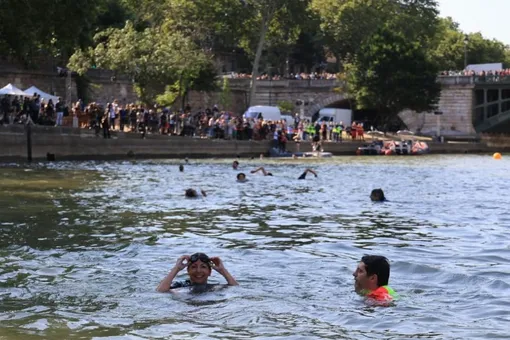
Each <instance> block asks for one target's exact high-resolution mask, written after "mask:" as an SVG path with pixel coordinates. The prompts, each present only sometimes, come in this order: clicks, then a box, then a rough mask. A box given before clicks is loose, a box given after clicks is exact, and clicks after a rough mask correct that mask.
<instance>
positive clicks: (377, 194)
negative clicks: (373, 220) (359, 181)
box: [370, 189, 386, 202]
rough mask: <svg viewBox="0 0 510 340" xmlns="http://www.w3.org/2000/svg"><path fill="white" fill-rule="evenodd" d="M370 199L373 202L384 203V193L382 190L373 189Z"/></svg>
mask: <svg viewBox="0 0 510 340" xmlns="http://www.w3.org/2000/svg"><path fill="white" fill-rule="evenodd" d="M370 199H371V200H372V201H373V202H384V201H386V197H384V191H382V189H374V190H372V192H371V193H370Z"/></svg>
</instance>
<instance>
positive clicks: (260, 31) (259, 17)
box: [240, 0, 309, 106]
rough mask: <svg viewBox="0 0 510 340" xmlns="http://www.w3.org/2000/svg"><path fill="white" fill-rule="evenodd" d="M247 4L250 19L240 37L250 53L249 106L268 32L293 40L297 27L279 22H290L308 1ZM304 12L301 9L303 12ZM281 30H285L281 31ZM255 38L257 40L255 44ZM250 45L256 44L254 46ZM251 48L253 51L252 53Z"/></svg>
mask: <svg viewBox="0 0 510 340" xmlns="http://www.w3.org/2000/svg"><path fill="white" fill-rule="evenodd" d="M242 2H243V3H244V4H246V9H245V10H246V11H247V12H248V13H250V19H249V20H247V22H246V23H245V25H244V27H245V29H244V35H243V38H242V39H241V42H240V44H241V46H242V47H243V48H244V49H245V50H246V51H247V52H248V53H251V54H252V55H253V65H252V72H251V88H250V106H252V105H253V103H254V100H255V93H256V89H257V77H258V76H259V65H260V61H261V57H262V52H263V51H264V50H265V48H266V42H267V38H268V32H270V29H271V28H273V31H272V32H273V33H272V34H275V35H277V34H280V36H283V37H285V40H284V43H286V44H288V43H289V41H292V40H294V41H295V40H296V39H297V38H298V36H299V34H297V30H293V28H291V27H289V26H288V25H281V23H284V22H288V23H290V22H292V20H291V19H289V18H291V17H292V16H293V15H295V14H296V13H298V10H305V9H306V8H307V5H308V2H309V1H308V0H243V1H242ZM303 12H304V11H303ZM282 29H284V30H283V31H282ZM254 41H256V43H254ZM252 46H256V48H255V49H253V48H252ZM253 51H255V52H254V53H253Z"/></svg>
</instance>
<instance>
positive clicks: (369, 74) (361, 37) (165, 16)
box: [0, 0, 510, 112]
mask: <svg viewBox="0 0 510 340" xmlns="http://www.w3.org/2000/svg"><path fill="white" fill-rule="evenodd" d="M4 3H5V4H4V6H3V10H2V11H1V12H0V54H1V55H2V57H10V58H12V59H17V60H20V61H22V62H24V63H25V64H26V65H29V66H30V65H31V66H37V65H36V64H37V60H38V59H37V57H38V56H51V57H54V58H58V59H59V60H60V59H63V60H65V62H67V61H69V66H70V67H71V68H72V69H73V70H75V71H77V72H79V73H80V74H83V73H84V72H86V71H87V69H88V68H90V67H92V66H95V67H102V68H108V69H111V70H113V71H115V72H116V73H117V74H119V75H120V74H123V75H125V76H128V77H129V79H132V81H133V82H134V84H135V85H136V88H137V89H138V90H139V94H140V96H141V98H142V100H143V101H145V102H147V103H149V102H154V101H155V100H156V98H157V95H163V97H161V98H163V99H162V100H163V101H165V102H168V100H169V98H177V97H179V96H183V95H185V94H186V93H187V92H188V91H189V90H191V89H201V90H207V89H211V88H216V89H219V87H221V82H218V81H217V80H216V77H217V75H218V74H219V73H220V71H221V65H220V61H221V59H222V57H225V56H232V55H233V56H235V57H236V58H237V59H238V60H239V61H241V60H243V62H244V60H245V61H246V62H247V63H248V64H247V65H246V66H243V68H244V69H243V72H246V69H245V67H250V68H251V71H250V72H246V73H251V74H252V79H253V86H252V95H251V97H252V98H253V93H254V92H255V90H256V81H255V79H256V77H257V76H258V75H259V74H260V73H265V72H267V73H270V74H275V73H278V74H281V75H287V74H288V73H292V72H293V69H294V67H296V69H301V68H305V69H306V70H308V72H313V71H317V70H323V69H324V68H325V65H326V60H327V58H329V57H331V59H329V60H336V64H335V65H331V64H330V65H329V66H328V70H333V71H335V72H340V74H342V77H343V79H346V80H347V82H348V88H349V91H350V92H352V97H354V98H356V103H357V104H358V105H359V106H360V107H368V106H370V105H372V106H377V107H379V109H381V110H382V106H384V105H387V107H386V108H387V109H389V111H391V112H393V111H395V110H396V109H397V108H398V105H396V104H395V103H397V102H398V103H400V104H399V105H400V106H402V105H401V103H407V100H406V98H402V99H401V100H398V101H395V100H394V101H392V100H388V98H387V97H384V96H383V95H382V94H384V93H385V91H386V89H387V88H389V87H388V84H391V86H392V87H393V88H394V91H393V93H395V94H396V93H401V94H402V96H404V95H405V96H407V98H414V99H413V101H414V102H415V103H416V104H418V103H419V105H414V106H419V107H426V106H427V105H422V104H423V103H421V102H420V101H419V98H418V97H420V96H422V95H423V94H424V93H423V92H422V93H420V92H419V91H420V89H419V88H418V86H417V87H416V88H414V87H413V86H412V85H411V86H410V85H409V84H414V83H418V82H420V81H423V82H426V83H424V86H425V87H426V88H427V89H428V90H426V92H425V94H426V95H427V97H426V98H427V100H428V104H433V103H434V101H435V100H436V99H437V98H435V97H434V96H435V90H434V89H433V88H432V87H428V85H429V83H428V79H429V77H430V75H431V74H432V73H433V72H437V71H438V70H452V69H453V70H461V69H463V68H464V63H465V56H467V62H468V64H475V63H490V62H504V63H505V66H509V65H510V52H509V51H510V50H509V47H508V46H505V44H503V43H502V42H499V41H497V40H491V39H486V38H484V37H483V36H482V35H481V34H480V33H477V32H474V33H466V32H462V31H461V30H460V29H459V27H458V25H457V24H456V23H455V22H454V21H453V19H451V18H440V17H439V16H438V9H437V1H436V0H193V1H191V0H74V1H68V0H40V1H31V0H4ZM391 51H393V52H394V53H393V55H392V53H391ZM397 51H398V52H397ZM465 52H466V53H465ZM411 57H412V58H417V59H416V60H417V61H412V60H411V59H410V58H411ZM418 60H419V61H421V62H422V64H421V65H422V66H420V65H418ZM399 63H400V64H399ZM399 67H402V69H401V70H400V72H399ZM413 67H414V68H413ZM385 70H388V72H389V71H391V77H390V78H386V79H385V81H386V83H383V82H382V79H381V75H382V74H385V73H384V72H386V71H385ZM364 72H365V73H364ZM361 80H363V81H366V84H364V85H363V84H362V83H361ZM406 82H407V83H409V84H407V83H406ZM413 88H414V90H412V89H413ZM411 90H412V91H415V92H412V95H410V92H409V91H411ZM377 93H380V94H381V96H380V97H377ZM367 98H369V100H368V99H367ZM420 98H421V97H420ZM392 102H394V103H393V104H392ZM370 103H372V104H370ZM405 106H406V107H408V108H409V107H410V106H411V104H406V105H405Z"/></svg>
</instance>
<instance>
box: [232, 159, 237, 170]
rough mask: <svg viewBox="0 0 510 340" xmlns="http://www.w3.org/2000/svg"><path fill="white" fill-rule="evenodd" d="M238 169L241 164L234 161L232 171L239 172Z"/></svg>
mask: <svg viewBox="0 0 510 340" xmlns="http://www.w3.org/2000/svg"><path fill="white" fill-rule="evenodd" d="M237 168H239V162H238V161H233V162H232V169H234V170H237Z"/></svg>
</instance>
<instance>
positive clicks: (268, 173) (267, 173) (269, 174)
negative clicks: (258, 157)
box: [250, 166, 273, 176]
mask: <svg viewBox="0 0 510 340" xmlns="http://www.w3.org/2000/svg"><path fill="white" fill-rule="evenodd" d="M259 171H262V174H263V175H264V176H273V174H272V173H270V172H268V171H266V169H264V167H263V166H261V167H260V168H258V169H255V170H252V171H250V172H251V173H252V174H255V173H257V172H259Z"/></svg>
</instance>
